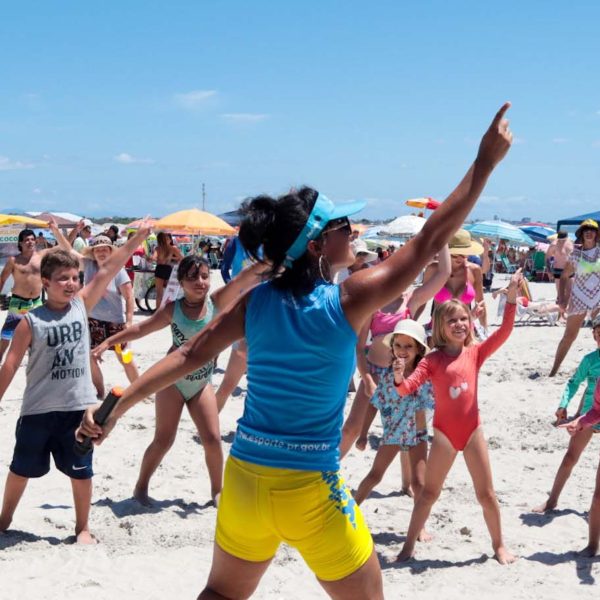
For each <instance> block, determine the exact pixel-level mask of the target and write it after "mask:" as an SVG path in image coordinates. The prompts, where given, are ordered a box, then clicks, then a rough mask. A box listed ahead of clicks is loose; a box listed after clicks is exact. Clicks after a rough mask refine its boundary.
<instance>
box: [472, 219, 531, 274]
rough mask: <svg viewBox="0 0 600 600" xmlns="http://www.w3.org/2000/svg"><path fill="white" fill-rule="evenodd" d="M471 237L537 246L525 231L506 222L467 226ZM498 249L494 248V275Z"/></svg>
mask: <svg viewBox="0 0 600 600" xmlns="http://www.w3.org/2000/svg"><path fill="white" fill-rule="evenodd" d="M464 229H466V230H467V231H468V232H469V233H470V234H471V235H478V236H481V237H484V238H494V239H495V240H496V241H498V240H506V241H508V242H512V243H513V244H522V245H525V246H535V241H534V240H532V239H531V238H530V237H529V236H528V235H527V234H526V233H525V232H524V231H522V230H521V229H519V228H518V227H515V226H514V225H511V224H510V223H506V222H505V221H480V222H479V223H473V224H471V225H465V226H464ZM496 250H497V246H496V248H494V260H493V261H492V273H494V272H495V265H496Z"/></svg>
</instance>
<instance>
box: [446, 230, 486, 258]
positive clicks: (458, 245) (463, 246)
mask: <svg viewBox="0 0 600 600" xmlns="http://www.w3.org/2000/svg"><path fill="white" fill-rule="evenodd" d="M448 247H449V248H450V254H452V255H457V254H458V255H461V256H469V255H471V254H475V255H477V256H480V255H481V254H483V246H482V245H481V244H479V243H478V242H475V241H474V240H473V239H471V234H470V233H469V232H468V231H467V230H466V229H459V230H458V231H457V232H456V233H455V234H454V235H453V236H452V239H451V240H450V242H449V244H448Z"/></svg>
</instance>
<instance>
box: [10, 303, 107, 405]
mask: <svg viewBox="0 0 600 600" xmlns="http://www.w3.org/2000/svg"><path fill="white" fill-rule="evenodd" d="M25 319H27V321H28V322H29V326H30V328H31V346H30V347H29V363H28V364H27V372H26V380H27V383H26V386H25V392H24V395H23V405H22V407H21V415H22V416H24V415H37V414H40V413H46V412H53V411H62V412H66V411H72V410H83V409H84V408H86V407H87V406H89V405H90V404H94V403H95V402H96V401H97V400H96V391H95V388H94V385H93V384H92V375H91V372H90V333H89V329H88V320H87V314H86V310H85V305H84V304H83V301H82V300H81V299H80V298H78V297H77V298H75V299H74V300H72V301H71V303H70V305H69V307H68V308H67V309H65V310H64V311H54V310H50V309H49V308H47V307H46V306H45V305H44V306H40V307H39V308H36V309H34V310H32V311H31V312H28V313H27V314H26V315H25Z"/></svg>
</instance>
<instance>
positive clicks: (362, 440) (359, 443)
mask: <svg viewBox="0 0 600 600" xmlns="http://www.w3.org/2000/svg"><path fill="white" fill-rule="evenodd" d="M367 441H368V440H367V438H366V437H359V438H358V439H357V440H356V442H355V443H354V445H355V446H356V449H357V450H364V449H365V448H366V447H367Z"/></svg>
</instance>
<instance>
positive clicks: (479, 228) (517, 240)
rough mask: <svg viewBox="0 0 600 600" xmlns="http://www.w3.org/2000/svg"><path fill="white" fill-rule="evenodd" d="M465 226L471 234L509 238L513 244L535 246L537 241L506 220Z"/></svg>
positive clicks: (501, 238)
mask: <svg viewBox="0 0 600 600" xmlns="http://www.w3.org/2000/svg"><path fill="white" fill-rule="evenodd" d="M464 228H465V229H466V230H467V231H469V232H470V233H471V235H476V236H479V237H485V238H496V239H498V240H507V241H508V242H512V243H513V244H522V245H523V246H535V241H534V240H533V239H531V237H530V236H528V235H527V234H526V233H525V232H524V231H523V230H521V229H519V228H518V227H515V226H514V225H511V224H510V223H506V222H504V221H481V222H480V223H472V224H471V225H465V226H464Z"/></svg>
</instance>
